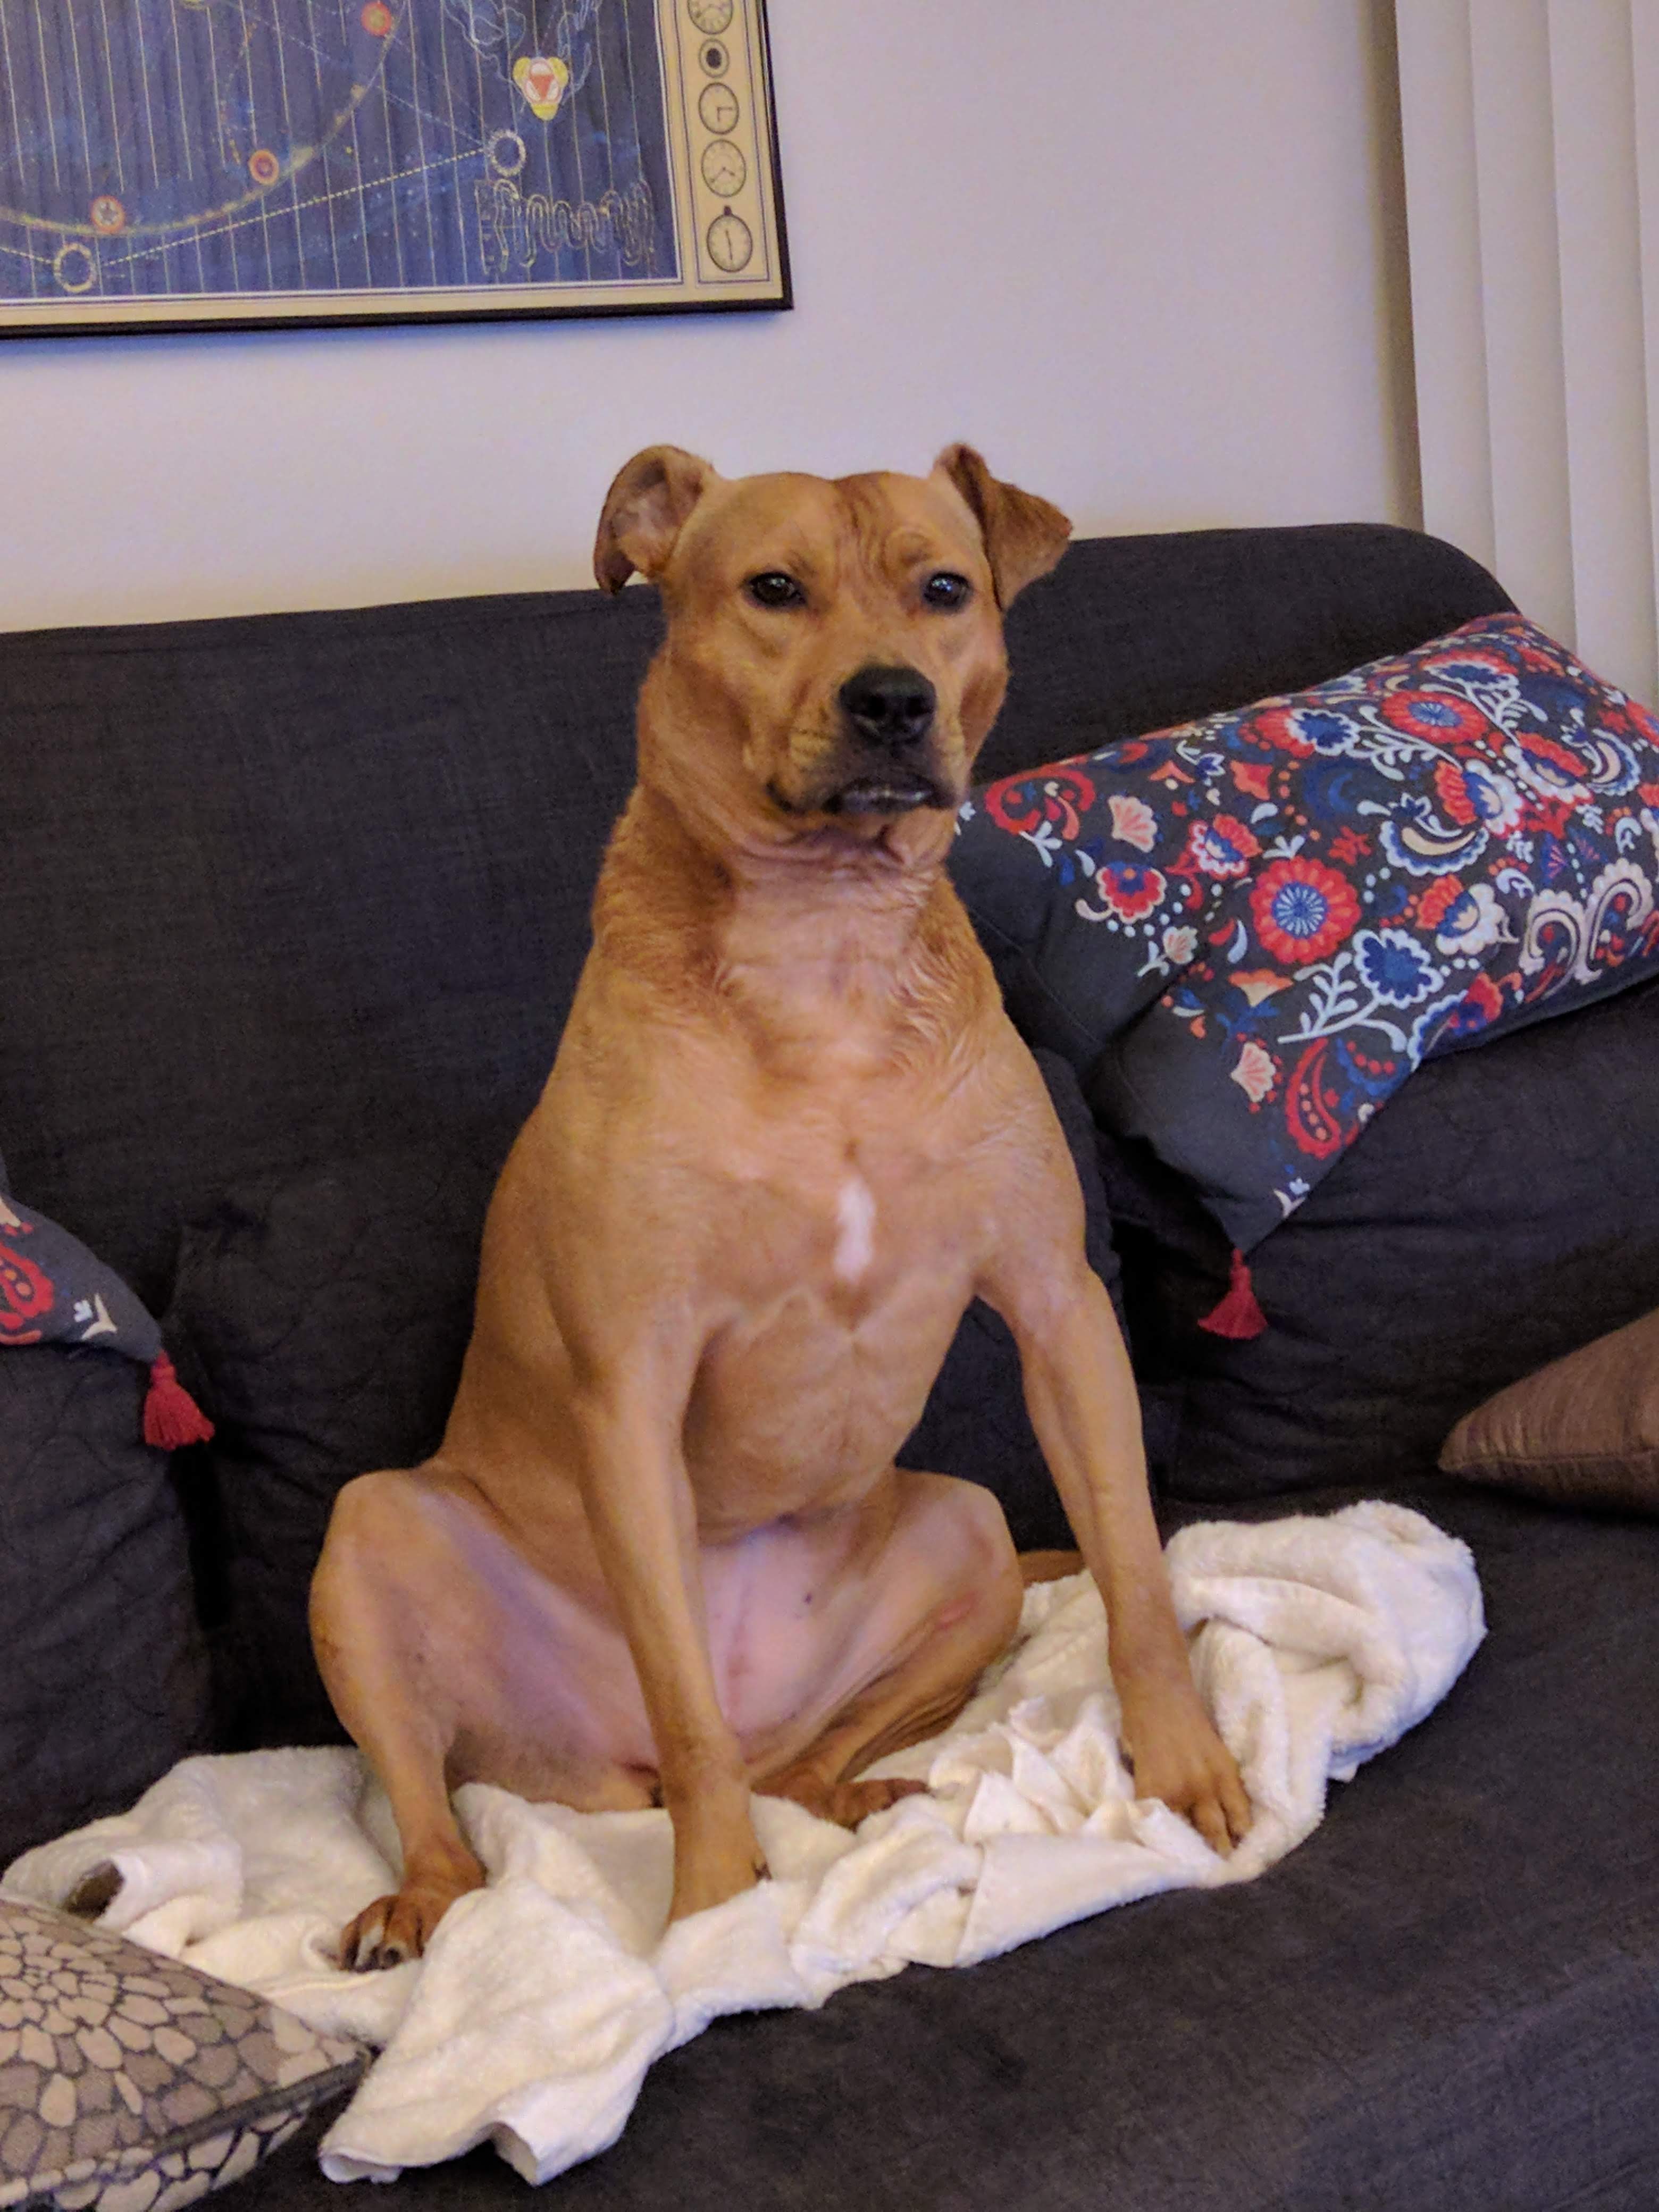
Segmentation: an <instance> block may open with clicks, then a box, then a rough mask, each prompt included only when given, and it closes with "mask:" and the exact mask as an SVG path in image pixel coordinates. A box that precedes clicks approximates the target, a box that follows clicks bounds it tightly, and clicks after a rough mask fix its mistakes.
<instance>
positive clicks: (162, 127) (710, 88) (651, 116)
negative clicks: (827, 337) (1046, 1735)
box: [0, 0, 789, 335]
mask: <svg viewBox="0 0 1659 2212" xmlns="http://www.w3.org/2000/svg"><path fill="white" fill-rule="evenodd" d="M768 66H769V65H768V54H767V42H766V23H765V15H764V0H0V334H5V335H17V334H40V333H45V332H50V331H58V332H68V331H92V330H100V329H101V330H108V329H127V330H131V329H179V328H188V327H196V326H200V325H217V326H220V327H227V326H228V327H246V326H249V325H270V324H274V323H282V322H307V323H316V322H334V321H359V322H361V321H386V320H395V321H406V320H411V319H427V318H431V317H457V316H462V317H477V316H495V315H503V314H543V315H545V314H592V313H639V312H652V311H660V310H662V309H665V308H672V307H687V308H708V307H787V305H788V304H789V287H788V270H787V259H786V255H785V248H784V240H783V232H782V209H781V200H780V196H779V191H778V185H777V167H776V154H775V143H774V134H773V122H772V106H771V97H770V82H769V74H768Z"/></svg>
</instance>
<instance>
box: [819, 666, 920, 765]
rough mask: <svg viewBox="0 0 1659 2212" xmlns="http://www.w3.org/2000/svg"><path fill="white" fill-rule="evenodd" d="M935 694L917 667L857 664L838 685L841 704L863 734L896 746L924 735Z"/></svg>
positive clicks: (843, 710) (884, 743) (912, 742)
mask: <svg viewBox="0 0 1659 2212" xmlns="http://www.w3.org/2000/svg"><path fill="white" fill-rule="evenodd" d="M938 704H939V697H938V694H937V693H936V692H935V691H934V690H933V685H932V684H930V683H929V682H928V681H927V678H926V677H925V676H924V675H923V674H922V672H921V670H920V669H919V668H880V667H870V668H860V671H859V672H858V674H857V675H856V676H849V677H848V679H847V681H846V683H845V684H842V687H841V708H842V713H843V714H845V715H846V717H847V719H848V721H849V722H850V723H851V724H852V725H853V727H854V729H855V730H856V731H857V732H858V733H859V735H860V737H862V738H870V739H871V740H872V742H873V743H874V744H878V745H884V746H887V747H888V748H890V749H891V750H898V749H899V748H901V747H902V746H905V745H913V744H915V743H916V742H917V741H918V739H920V738H925V737H926V736H927V732H928V731H929V730H930V729H931V728H932V726H933V709H934V708H936V707H937V706H938Z"/></svg>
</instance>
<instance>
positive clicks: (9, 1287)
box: [0, 1163, 213, 1450]
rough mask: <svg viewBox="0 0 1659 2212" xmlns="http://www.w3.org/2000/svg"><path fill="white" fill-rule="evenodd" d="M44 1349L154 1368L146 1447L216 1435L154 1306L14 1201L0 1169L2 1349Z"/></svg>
mask: <svg viewBox="0 0 1659 2212" xmlns="http://www.w3.org/2000/svg"><path fill="white" fill-rule="evenodd" d="M42 1344H56V1345H62V1346H65V1347H66V1348H68V1349H70V1350H77V1349H84V1350H88V1351H98V1352H120V1353H122V1354H123V1355H124V1356H125V1358H128V1359H132V1360H136V1361H137V1363H138V1364H139V1365H140V1366H143V1367H147V1368H149V1375H150V1382H149V1391H148V1393H147V1394H146V1396H145V1400H144V1415H143V1422H144V1438H145V1441H146V1443H152V1444H155V1445H157V1446H159V1447H161V1449H166V1450H174V1449H178V1448H179V1446H180V1445H183V1444H189V1443H204V1442H205V1441H206V1439H207V1438H208V1437H210V1436H211V1435H212V1434H213V1425H212V1423H211V1422H210V1421H209V1420H207V1419H205V1418H204V1415H203V1414H202V1413H201V1412H200V1410H199V1409H198V1407H197V1405H196V1403H195V1401H194V1400H193V1399H191V1396H190V1395H189V1394H188V1392H187V1391H186V1390H185V1388H184V1386H183V1384H182V1383H180V1382H179V1378H178V1376H177V1374H176V1373H175V1372H174V1370H173V1362H172V1361H171V1360H170V1359H169V1358H168V1357H167V1353H166V1352H165V1351H164V1349H163V1348H162V1344H161V1329H160V1328H159V1326H158V1325H157V1323H156V1322H155V1316H153V1315H152V1314H151V1313H150V1311H149V1308H148V1307H147V1306H144V1305H143V1304H141V1303H140V1302H139V1300H138V1299H137V1297H136V1296H135V1295H134V1294H133V1292H132V1291H130V1290H129V1289H128V1288H127V1286H126V1285H125V1283H124V1282H123V1281H122V1280H121V1278H120V1277H119V1276H118V1274H116V1273H115V1272H114V1270H113V1269H112V1268H110V1267H106V1266H105V1265H104V1263H103V1261H101V1260H99V1259H96V1258H94V1255H93V1254H92V1253H90V1252H89V1251H88V1249H87V1248H86V1246H85V1245H84V1244H83V1243H82V1242H81V1240H80V1238H79V1237H71V1236H70V1233H69V1231H68V1230H67V1229H60V1228H59V1227H58V1225H57V1223H56V1222H55V1221H48V1220H47V1218H46V1215H45V1214H44V1213H36V1212H33V1209H32V1208H30V1207H28V1206H20V1205H19V1204H18V1202H17V1200H15V1198H11V1197H9V1196H8V1195H7V1193H6V1188H5V1179H4V1167H3V1163H0V1348H3V1347H4V1346H7V1345H16V1346H30V1345H42Z"/></svg>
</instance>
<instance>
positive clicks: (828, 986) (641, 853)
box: [595, 784, 979, 1062]
mask: <svg viewBox="0 0 1659 2212" xmlns="http://www.w3.org/2000/svg"><path fill="white" fill-rule="evenodd" d="M701 826H702V825H698V827H699V828H701ZM895 826H900V827H908V829H909V832H910V834H909V836H908V838H906V839H904V840H902V841H901V840H896V839H893V838H890V837H888V836H878V835H874V836H872V835H869V834H866V833H865V832H864V831H859V832H854V831H850V830H841V829H836V828H833V827H831V828H828V829H826V828H823V827H821V826H820V827H817V828H813V829H802V830H801V831H800V832H799V833H797V834H793V835H790V836H774V837H770V838H755V839H747V840H738V839H727V840H726V841H724V842H723V843H722V845H721V847H720V848H719V849H711V848H710V845H709V843H708V842H705V839H704V836H700V835H698V834H697V831H696V829H693V828H692V827H691V826H690V825H688V823H686V821H685V820H684V817H683V816H682V814H681V812H680V811H679V810H678V808H677V807H676V806H675V805H673V803H672V802H671V799H668V798H667V797H665V795H664V794H662V793H659V792H658V791H656V790H654V789H653V788H652V787H650V786H648V785H646V784H641V786H640V787H639V788H638V789H636V791H635V793H634V796H633V799H631V800H630V802H629V807H628V811H627V813H626V814H625V815H624V817H623V821H622V823H621V824H620V825H619V827H618V829H617V836H616V838H615V840H614V841H613V843H612V846H611V854H610V855H609V857H608V859H607V860H606V864H605V882H603V883H602V884H601V890H600V896H599V901H598V902H597V904H596V908H595V921H596V928H597V934H598V941H599V944H600V945H602V946H603V947H604V949H605V951H606V953H607V954H608V955H609V956H610V957H617V958H619V959H621V960H622V961H623V963H624V964H625V965H627V966H628V967H629V968H630V969H633V970H634V972H635V973H636V974H638V975H647V976H649V977H650V978H651V980H652V981H653V984H654V985H655V986H656V987H658V988H659V989H660V988H662V987H668V988H670V989H671V990H673V991H674V992H675V994H676V995H677V996H678V997H680V998H681V999H682V1000H683V1001H684V1000H689V1001H690V1002H694V1003H696V1005H698V1006H702V1007H703V1008H705V1009H707V1010H708V1012H711V1013H713V1014H714V1016H715V1017H716V1018H720V1019H723V1020H727V1021H732V1022H734V1023H735V1024H737V1025H738V1028H739V1029H740V1030H742V1031H743V1032H744V1034H746V1035H747V1036H749V1038H750V1042H751V1043H752V1044H753V1045H754V1047H755V1048H756V1049H757V1052H758V1053H759V1054H761V1055H762V1056H763V1058H765V1059H766V1060H769V1061H773V1062H775V1061H778V1060H780V1059H782V1060H789V1061H791V1062H793V1061H796V1060H801V1061H803V1062H809V1061H811V1060H814V1059H817V1058H820V1057H822V1056H823V1055H825V1054H828V1055H829V1056H831V1057H833V1058H835V1059H836V1060H841V1059H845V1058H847V1057H848V1055H849V1054H850V1055H851V1056H853V1057H854V1058H857V1059H860V1060H862V1059H864V1058H865V1057H866V1056H869V1057H872V1058H873V1059H874V1060H878V1061H881V1062H886V1061H887V1060H890V1058H891V1057H892V1055H893V1054H894V1052H895V1051H896V1050H898V1051H905V1050H906V1049H907V1047H908V1046H911V1045H914V1043H915V1039H914V1038H913V1037H912V1036H911V1035H910V1033H911V1032H912V1031H914V1030H916V1029H917V1028H918V1025H919V1024H921V1025H922V1026H924V1027H925V1029H926V1030H927V1033H928V1035H929V1036H932V1035H933V1034H935V1033H939V1032H942V1031H943V1030H945V1029H946V1028H948V1025H949V1024H950V1022H951V1019H952V1018H960V1017H961V1016H962V1015H963V1013H964V1012H966V1006H965V1005H964V1003H963V1000H964V998H966V999H967V1000H969V1001H971V1000H972V998H973V997H974V996H975V995H976V994H977V984H978V981H979V979H978V976H977V973H976V970H977V968H978V965H979V963H977V962H976V961H975V959H974V958H973V957H972V933H971V931H970V930H969V926H968V922H967V918H966V916H965V915H964V914H963V910H962V908H961V905H960V902H958V901H957V896H956V894H955V892H954V891H953V890H951V885H950V883H949V880H948V878H946V876H945V871H944V854H945V852H947V851H948V850H949V844H950V835H951V832H950V828H949V824H948V823H944V824H941V823H938V822H934V823H915V822H914V820H913V818H912V817H904V821H903V823H901V824H899V825H895ZM647 881H648V883H649V884H650V885H651V887H652V896H651V897H650V899H649V900H648V901H647V900H644V899H638V898H635V897H633V896H626V895H625V894H624V886H625V885H628V884H630V883H631V884H638V885H640V886H641V889H643V888H644V886H645V884H646V883H647ZM665 893H666V894H667V896H666V898H665ZM618 894H624V895H622V896H618ZM646 916H648V917H650V920H649V922H648V923H647V925H646V927H645V929H644V930H642V929H641V920H642V918H643V917H646ZM964 938H965V939H966V940H967V944H966V945H965V946H964V942H963V940H964ZM924 1015H925V1019H924ZM941 1016H943V1020H941Z"/></svg>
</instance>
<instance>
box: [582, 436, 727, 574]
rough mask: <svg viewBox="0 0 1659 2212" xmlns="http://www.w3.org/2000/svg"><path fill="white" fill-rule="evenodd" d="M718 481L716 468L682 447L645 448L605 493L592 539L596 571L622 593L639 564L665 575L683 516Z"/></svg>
mask: <svg viewBox="0 0 1659 2212" xmlns="http://www.w3.org/2000/svg"><path fill="white" fill-rule="evenodd" d="M711 483H714V470H713V469H712V468H711V467H710V466H709V465H708V462H707V461H701V460H699V459H697V456H696V454H695V453H683V452H682V451H681V449H680V448H679V447H678V446H647V447H646V449H645V451H644V452H643V453H635V456H634V458H633V459H632V460H631V461H628V462H626V463H624V465H623V467H622V469H621V470H620V471H618V472H617V479H616V482H615V483H613V484H612V485H611V489H610V490H609V491H608V492H607V493H606V494H605V510H604V512H603V513H601V515H600V516H599V536H598V537H597V538H595V539H594V541H593V574H594V575H595V576H596V577H597V578H598V580H599V585H600V586H601V588H602V589H603V590H605V591H607V592H619V591H621V589H622V587H623V585H624V584H625V583H626V582H627V581H628V580H629V577H630V576H631V575H632V574H633V573H634V571H635V569H636V568H637V569H638V570H639V572H640V574H641V575H642V576H647V577H655V576H659V575H660V574H662V571H663V569H664V568H665V566H666V565H667V561H668V556H669V555H670V554H671V552H672V551H673V550H674V541H675V539H676V538H678V536H679V534H680V532H681V531H682V530H683V529H684V526H685V519H686V517H687V515H689V514H690V512H691V510H692V508H693V507H695V506H696V503H697V501H699V500H700V499H701V498H702V495H703V493H704V491H705V490H706V489H707V488H708V485H709V484H711Z"/></svg>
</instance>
